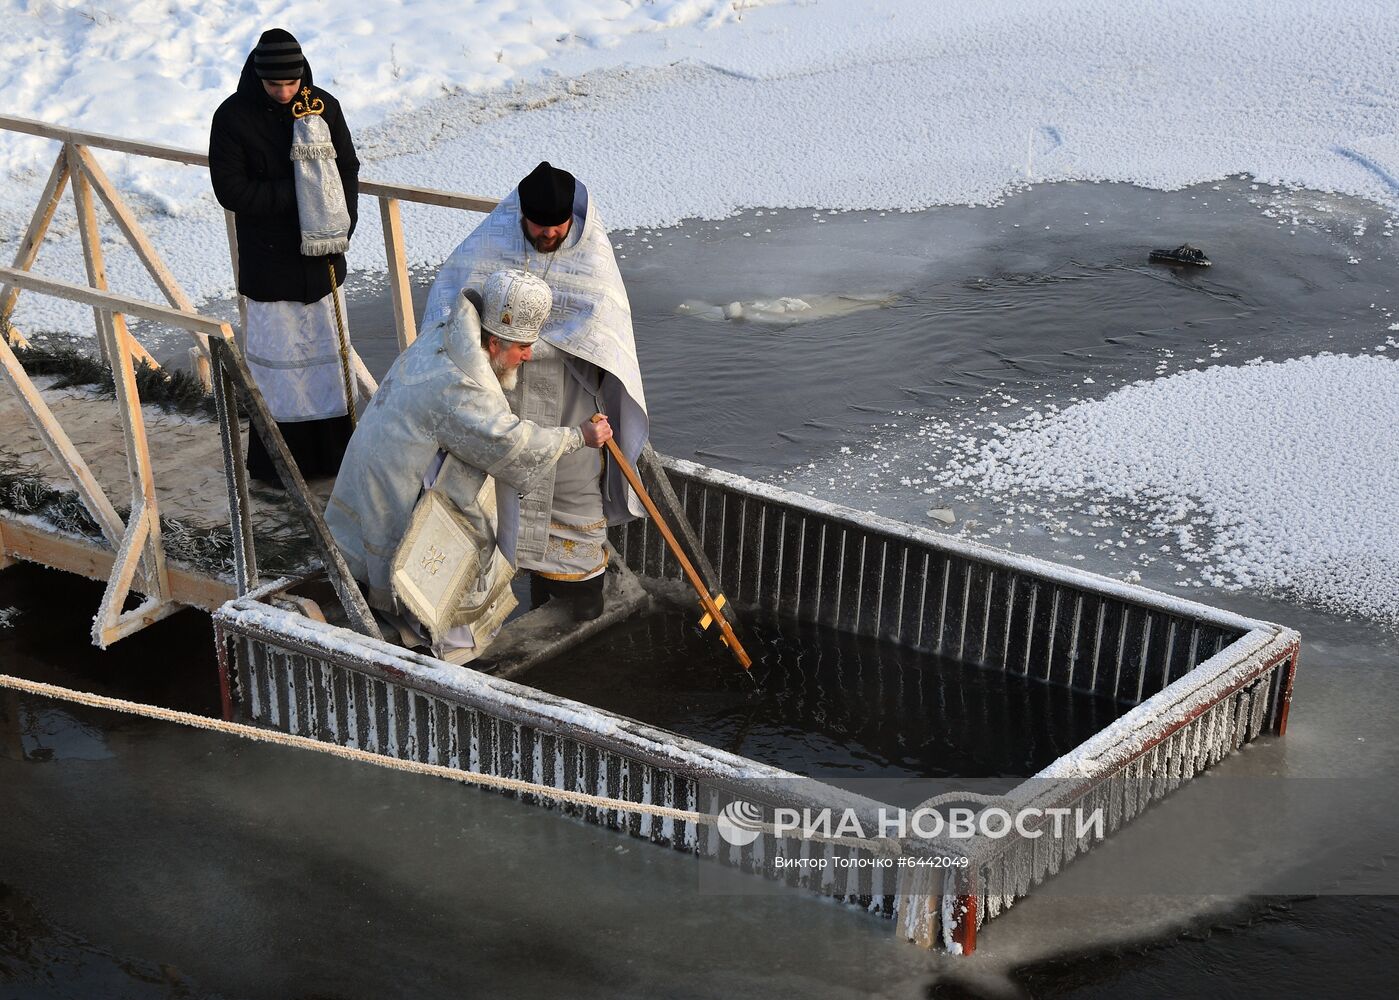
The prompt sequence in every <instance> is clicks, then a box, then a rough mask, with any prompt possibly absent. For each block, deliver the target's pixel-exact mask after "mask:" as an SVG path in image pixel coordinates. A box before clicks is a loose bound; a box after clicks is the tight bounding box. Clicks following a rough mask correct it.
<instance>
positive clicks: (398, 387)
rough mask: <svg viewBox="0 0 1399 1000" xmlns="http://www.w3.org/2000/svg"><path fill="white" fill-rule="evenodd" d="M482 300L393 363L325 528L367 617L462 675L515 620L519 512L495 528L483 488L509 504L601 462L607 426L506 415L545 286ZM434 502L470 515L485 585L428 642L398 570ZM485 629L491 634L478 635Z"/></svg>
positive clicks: (491, 280)
mask: <svg viewBox="0 0 1399 1000" xmlns="http://www.w3.org/2000/svg"><path fill="white" fill-rule="evenodd" d="M484 286H485V288H484V295H477V294H475V290H474V289H473V290H472V291H471V295H470V296H467V295H463V294H462V292H461V291H458V292H457V294H456V296H455V301H454V302H453V303H451V311H450V312H449V313H448V314H447V315H446V316H445V317H443V318H439V319H437V320H434V321H430V322H428V323H426V324H425V325H424V326H423V329H422V332H421V334H420V335H419V336H418V338H417V340H415V341H414V342H413V344H412V345H410V346H409V348H408V349H407V350H406V351H404V352H403V354H401V355H400V356H399V358H398V360H397V361H395V362H394V364H393V367H392V368H390V369H389V373H388V374H387V375H386V376H384V380H383V382H382V383H380V385H379V391H378V392H376V393H375V394H374V398H373V400H372V401H371V402H370V404H369V406H368V407H367V408H366V409H365V412H364V415H363V416H362V417H361V418H360V422H359V425H358V426H357V427H356V428H355V432H354V436H353V437H352V438H351V439H350V445H349V448H348V449H347V450H346V452H345V460H344V462H343V463H342V465H341V468H340V476H339V478H338V479H337V480H336V483H335V492H334V493H332V494H331V497H330V503H329V504H328V505H327V507H326V512H325V519H326V523H327V524H328V525H329V527H330V531H331V534H332V535H333V536H334V538H335V543H336V545H337V546H338V547H339V549H340V551H341V553H342V554H343V555H344V557H345V562H346V564H347V565H348V566H349V569H350V572H351V573H352V574H353V575H354V577H355V579H357V580H358V581H360V583H361V585H362V586H363V588H364V590H365V593H366V596H367V597H368V600H369V603H370V605H371V606H372V607H374V608H375V609H376V610H377V611H379V612H380V614H381V617H383V618H385V619H386V620H387V621H388V623H389V624H390V625H392V626H394V628H395V629H397V631H398V633H399V636H400V637H401V639H402V640H403V641H404V643H405V644H406V645H409V646H416V645H424V646H430V647H431V649H432V652H433V653H434V655H437V656H441V657H445V658H448V659H451V660H453V662H458V663H460V662H465V660H467V659H474V658H475V657H476V656H479V655H480V654H481V652H482V651H483V650H484V649H485V647H486V645H487V644H488V643H489V642H490V640H491V638H492V637H493V633H494V628H495V627H496V626H497V625H498V624H499V622H500V621H501V620H503V618H504V614H505V613H508V610H509V609H508V608H506V609H505V610H504V612H503V613H497V612H499V611H500V610H501V609H500V608H499V606H498V604H499V602H501V601H504V602H509V603H510V604H511V606H512V607H513V597H511V595H510V590H509V578H510V577H512V576H513V575H514V568H513V566H511V563H512V562H513V560H514V553H513V551H512V549H511V547H510V539H511V538H512V537H513V535H514V533H515V532H514V524H513V518H514V516H515V514H514V513H513V512H511V511H507V510H502V511H498V512H497V513H495V514H493V512H492V510H491V508H493V507H495V506H496V505H495V504H493V503H490V502H485V503H483V502H482V500H483V498H485V499H486V500H487V501H489V499H490V498H491V491H490V486H489V480H488V477H494V481H495V485H496V486H499V487H500V488H501V491H502V492H511V493H518V492H524V491H528V490H530V489H532V488H533V487H534V485H535V484H536V483H537V482H539V481H540V480H541V479H542V478H544V477H545V476H547V475H549V474H550V473H551V472H552V471H553V469H554V466H555V464H556V463H557V462H559V461H560V460H561V459H563V458H565V457H567V456H569V455H572V454H576V453H578V452H586V453H587V454H590V455H593V456H596V455H597V454H598V449H600V448H601V447H602V446H603V445H604V444H605V443H606V441H607V440H608V439H610V438H611V436H612V432H611V427H610V426H609V424H608V422H607V421H605V420H603V421H599V422H597V423H594V422H592V421H591V420H588V421H586V422H583V421H580V424H579V425H578V426H566V427H560V426H558V425H552V426H540V425H538V424H535V423H533V422H531V421H529V420H523V419H521V418H520V417H518V416H516V415H515V414H514V413H513V412H511V410H510V407H509V405H508V404H507V402H506V399H505V393H504V389H505V387H507V386H509V385H511V384H512V383H513V382H514V381H515V379H516V378H517V377H518V373H519V372H520V370H521V369H522V368H527V367H528V365H527V364H526V362H528V361H529V359H530V357H531V354H532V352H533V349H534V346H535V343H536V337H537V336H538V332H539V328H540V325H541V324H542V323H543V322H544V318H545V317H546V316H547V315H548V313H549V303H550V296H549V291H548V288H547V287H546V286H545V285H544V283H543V282H542V281H540V280H538V279H536V278H533V277H531V276H530V275H527V274H525V273H523V272H521V271H509V270H508V271H503V272H499V273H496V274H493V275H490V276H489V277H488V279H487V280H486V281H485V282H484ZM425 490H435V491H437V492H438V493H439V494H440V495H442V496H444V497H445V498H447V499H448V500H450V501H451V503H452V504H453V505H454V506H455V508H456V509H457V510H458V511H459V512H460V514H461V515H462V519H463V521H464V522H465V523H466V526H467V528H468V530H469V535H470V536H471V538H472V539H473V540H474V542H475V544H476V546H477V548H478V550H479V559H478V560H477V565H479V567H480V576H479V579H477V580H476V581H474V585H473V586H471V587H470V588H469V589H468V591H467V592H466V594H465V597H464V600H463V602H462V606H463V607H464V608H474V609H478V610H479V613H478V614H476V615H474V616H464V617H462V618H461V619H460V622H459V624H458V625H457V626H455V627H453V628H452V629H451V630H450V631H449V632H447V633H446V634H442V635H429V634H428V630H427V629H425V628H424V627H423V623H421V622H418V621H416V620H415V619H414V618H413V616H412V615H411V613H410V612H409V610H408V608H407V607H406V606H405V605H404V603H403V601H401V600H400V595H398V594H397V593H395V590H394V586H393V579H392V578H393V565H392V563H393V559H394V554H395V552H396V551H397V550H398V547H399V544H400V542H401V541H402V540H403V538H404V535H405V534H406V533H407V531H408V526H409V522H410V519H411V518H412V516H413V510H414V507H415V506H416V505H417V503H418V501H419V498H420V497H421V496H422V494H423V492H424V491H425ZM480 620H484V621H488V622H489V623H490V625H489V626H488V629H487V630H486V631H485V632H482V631H481V630H479V629H477V628H475V627H474V626H475V625H476V623H477V622H478V621H480Z"/></svg>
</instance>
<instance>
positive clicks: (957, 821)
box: [717, 799, 1106, 847]
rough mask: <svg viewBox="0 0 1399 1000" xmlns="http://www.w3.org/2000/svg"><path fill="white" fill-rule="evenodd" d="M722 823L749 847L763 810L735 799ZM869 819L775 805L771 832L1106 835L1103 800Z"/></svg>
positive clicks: (894, 813) (894, 812)
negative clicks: (1084, 804)
mask: <svg viewBox="0 0 1399 1000" xmlns="http://www.w3.org/2000/svg"><path fill="white" fill-rule="evenodd" d="M717 825H718V828H719V836H720V837H722V838H723V839H724V841H725V842H726V843H728V844H731V845H733V846H734V847H747V846H748V845H749V844H751V843H753V842H754V841H755V840H757V839H758V837H759V835H760V834H761V833H762V832H763V811H762V809H761V808H760V807H759V806H756V805H754V804H753V803H751V802H745V801H743V800H742V799H735V800H734V801H733V802H730V803H729V804H728V805H726V806H725V807H724V808H723V810H722V811H721V812H720V813H719V820H718V824H717ZM868 825H869V824H868V822H867V821H862V819H861V817H860V816H859V815H858V814H857V813H856V812H855V811H854V810H853V809H791V808H784V807H779V808H776V809H774V810H773V811H772V832H773V834H774V835H775V836H777V837H853V838H857V839H860V840H874V839H889V838H892V839H896V840H898V839H903V838H905V837H916V838H918V839H920V840H937V839H939V838H943V837H946V838H949V839H952V840H968V839H970V838H972V837H986V838H989V839H991V840H999V839H1000V838H1002V837H1008V836H1010V835H1011V834H1012V833H1014V834H1016V835H1018V836H1020V837H1023V838H1025V839H1026V840H1036V839H1038V838H1040V837H1042V836H1044V835H1045V834H1046V833H1049V834H1050V835H1052V836H1054V837H1056V838H1058V837H1064V836H1066V835H1068V833H1069V831H1070V830H1072V831H1073V836H1074V837H1075V838H1076V839H1081V838H1083V837H1092V838H1093V839H1095V840H1101V839H1102V838H1103V836H1104V835H1105V830H1106V822H1105V819H1104V817H1103V809H1102V807H1101V806H1099V807H1097V808H1096V809H1091V810H1090V809H1082V808H1077V809H1070V808H1067V807H1061V808H1049V809H1037V808H1027V809H1018V810H1016V811H1015V812H1014V813H1012V812H1011V811H1010V810H1008V809H1003V808H1001V807H1000V806H989V807H984V808H982V809H979V810H978V809H970V808H968V807H966V806H954V807H952V808H949V809H947V810H945V812H944V810H943V809H941V808H918V809H913V810H908V809H887V808H880V809H879V810H878V811H877V812H876V813H875V816H874V819H873V824H872V825H873V827H874V829H867V826H868Z"/></svg>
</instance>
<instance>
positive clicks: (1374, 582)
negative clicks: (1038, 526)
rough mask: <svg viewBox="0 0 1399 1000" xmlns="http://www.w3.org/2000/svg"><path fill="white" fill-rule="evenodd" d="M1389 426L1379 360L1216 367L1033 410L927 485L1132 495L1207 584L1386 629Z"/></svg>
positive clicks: (1398, 393) (1391, 490)
mask: <svg viewBox="0 0 1399 1000" xmlns="http://www.w3.org/2000/svg"><path fill="white" fill-rule="evenodd" d="M1397 425H1399V364H1396V363H1395V362H1394V361H1391V360H1388V359H1386V358H1381V357H1375V356H1341V355H1319V356H1315V357H1308V358H1298V359H1295V360H1292V361H1286V362H1282V363H1273V362H1265V363H1260V364H1253V365H1244V366H1241V367H1225V366H1216V367H1209V368H1203V369H1197V370H1187V371H1182V372H1179V373H1178V374H1175V375H1172V376H1170V377H1168V378H1160V379H1156V380H1153V381H1143V382H1138V383H1136V384H1134V385H1129V386H1126V387H1125V388H1122V389H1119V390H1118V391H1116V392H1114V393H1112V394H1111V395H1109V396H1107V397H1106V398H1105V399H1102V400H1097V401H1092V402H1086V403H1077V404H1074V405H1072V406H1069V407H1067V408H1065V409H1062V410H1056V409H1053V408H1050V409H1047V410H1046V411H1045V412H1036V413H1032V414H1030V415H1029V416H1028V417H1026V418H1024V419H1022V420H1019V421H1016V422H1015V423H1013V424H1011V425H1010V426H1009V428H1008V431H1009V432H1008V433H1006V434H1003V435H992V436H991V437H990V438H989V439H986V440H982V441H979V442H976V443H975V446H974V447H973V448H972V449H971V452H970V454H967V455H965V456H955V457H954V458H953V459H952V461H951V463H950V465H949V467H948V468H947V469H946V470H945V471H943V472H942V473H940V474H939V476H938V479H939V481H940V482H941V483H942V484H944V485H946V486H973V487H975V488H976V489H978V490H981V491H985V492H988V493H993V494H1000V495H1006V494H1009V493H1012V492H1013V491H1016V490H1026V489H1028V490H1036V491H1039V490H1043V491H1047V492H1049V493H1053V494H1057V495H1065V494H1067V495H1091V496H1108V497H1113V498H1118V499H1122V500H1127V501H1130V502H1132V503H1134V504H1140V505H1141V507H1142V508H1143V509H1144V510H1145V511H1148V512H1150V515H1151V520H1152V530H1153V531H1154V532H1156V533H1157V534H1160V535H1168V536H1170V537H1171V538H1172V539H1173V540H1174V541H1175V542H1176V543H1177V546H1178V548H1179V551H1180V552H1181V553H1182V555H1183V556H1184V557H1185V558H1186V560H1187V561H1192V562H1203V566H1202V569H1201V572H1202V575H1203V576H1204V578H1205V580H1206V581H1207V582H1209V583H1211V584H1214V585H1217V586H1243V587H1253V588H1258V589H1263V590H1272V591H1278V592H1284V593H1287V594H1289V595H1290V596H1292V597H1294V598H1298V599H1301V600H1302V601H1304V602H1308V603H1314V604H1319V605H1322V606H1324V607H1328V608H1330V609H1332V610H1335V611H1339V612H1342V613H1346V614H1350V613H1356V614H1362V615H1365V616H1366V617H1369V618H1373V619H1376V620H1379V621H1387V622H1390V623H1399V535H1396V533H1395V532H1394V530H1393V528H1392V525H1391V523H1390V522H1391V516H1392V512H1393V511H1394V509H1395V508H1396V506H1399V472H1396V470H1395V457H1396V449H1395V437H1394V427H1395V426H1397ZM1202 521H1203V523H1202Z"/></svg>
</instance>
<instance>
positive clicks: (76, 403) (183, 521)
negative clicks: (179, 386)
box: [0, 377, 333, 610]
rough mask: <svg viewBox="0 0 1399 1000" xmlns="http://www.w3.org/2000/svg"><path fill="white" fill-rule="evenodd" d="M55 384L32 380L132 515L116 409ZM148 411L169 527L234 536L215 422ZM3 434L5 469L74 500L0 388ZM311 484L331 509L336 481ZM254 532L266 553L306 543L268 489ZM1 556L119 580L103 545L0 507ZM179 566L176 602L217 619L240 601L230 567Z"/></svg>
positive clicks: (94, 394) (175, 563)
mask: <svg viewBox="0 0 1399 1000" xmlns="http://www.w3.org/2000/svg"><path fill="white" fill-rule="evenodd" d="M55 381H56V380H55V379H54V378H52V377H39V378H36V379H34V383H35V385H36V386H37V387H38V388H39V389H40V392H41V394H42V396H43V398H44V401H45V403H47V405H48V406H49V407H50V408H51V409H52V411H53V413H54V416H55V417H56V418H57V419H58V421H59V423H60V424H61V425H62V426H63V428H64V430H65V431H67V433H68V435H69V436H70V438H71V439H72V441H73V444H74V445H75V446H76V447H77V449H78V450H79V451H80V452H81V454H82V455H83V457H84V459H85V460H86V461H87V463H88V466H89V468H90V469H91V470H92V473H93V475H94V476H95V477H96V479H97V481H98V483H99V484H100V485H101V487H102V489H103V492H105V493H106V495H107V497H108V498H109V499H110V500H111V501H112V503H113V504H114V505H115V506H117V507H118V508H120V509H123V510H125V509H126V508H128V507H129V506H130V504H131V480H130V474H129V472H128V469H127V455H126V447H125V444H124V442H123V439H122V430H121V418H120V415H119V413H118V409H117V402H116V400H115V399H113V398H111V397H108V396H103V395H101V394H100V393H99V392H98V391H96V389H95V387H92V386H73V387H69V388H63V389H56V388H53V387H52V386H53V383H54V382H55ZM141 410H142V414H143V416H144V418H145V425H146V430H147V434H148V437H149V443H150V454H151V462H152V465H153V467H154V473H155V476H154V479H155V484H156V494H157V500H158V502H159V506H160V514H161V517H162V519H164V520H166V521H170V522H174V523H176V524H177V525H179V526H181V527H184V528H187V529H188V530H189V531H190V532H192V533H197V534H207V533H209V532H210V531H219V532H227V530H228V489H227V486H226V485H225V480H224V470H223V457H222V452H221V446H220V442H219V429H218V424H217V423H215V421H214V420H213V419H212V418H206V417H203V416H186V415H183V414H178V413H166V412H164V411H163V410H161V409H160V408H159V407H156V406H151V405H143V406H142V407H141ZM0 427H4V429H5V432H4V435H3V436H2V437H0V469H3V470H4V471H6V472H10V473H13V472H24V473H27V474H31V475H34V476H36V477H37V478H38V479H39V480H41V481H42V482H43V483H44V484H45V485H46V486H48V487H49V488H51V489H54V490H58V491H62V492H64V493H69V494H72V495H73V496H74V497H75V498H76V494H73V493H72V482H71V480H70V479H69V477H68V475H67V474H66V473H65V471H64V470H63V468H62V467H61V466H60V465H59V463H58V462H56V461H55V460H54V458H53V456H52V455H51V454H50V453H49V451H48V449H47V448H46V447H45V445H44V441H43V439H42V437H41V436H40V435H39V433H38V432H37V431H36V430H35V429H34V427H33V426H32V425H31V424H30V422H29V420H28V419H27V418H26V416H25V413H24V411H23V410H22V408H21V407H20V404H19V401H18V399H17V397H16V396H15V394H14V392H13V391H12V390H11V388H10V387H9V385H8V384H6V383H4V382H0ZM244 440H245V441H246V440H247V429H246V422H245V424H244ZM310 485H311V486H312V488H313V490H315V492H316V493H317V495H318V496H319V497H320V499H321V500H322V501H324V499H325V498H326V497H328V496H329V493H330V489H331V486H332V485H333V481H331V480H318V481H313V482H312V483H311V484H310ZM253 523H254V529H255V532H256V535H257V538H258V542H259V547H260V548H261V547H262V545H263V544H264V543H275V542H277V541H278V540H280V541H282V542H285V541H286V540H287V539H295V538H297V537H299V536H300V535H301V534H302V532H301V528H300V522H299V521H298V519H297V516H296V514H295V512H294V511H293V510H292V508H291V506H290V505H289V504H288V503H287V502H286V501H285V500H284V499H283V498H282V497H281V496H280V494H278V493H277V491H273V490H268V489H266V488H258V489H255V490H254V495H253ZM166 541H167V543H170V542H172V541H173V540H172V539H170V538H167V539H166ZM171 547H177V546H171ZM0 557H9V558H10V559H23V560H26V561H30V562H37V563H41V564H43V565H46V566H51V567H53V568H55V569H61V570H65V571H67V572H70V573H77V574H79V575H81V576H85V577H88V578H90V579H94V580H106V579H108V577H109V576H110V575H111V572H112V566H113V561H114V558H115V553H114V552H113V551H112V549H111V548H110V547H109V546H107V545H106V544H105V543H104V542H103V541H102V540H101V539H100V538H89V537H84V536H83V535H81V534H78V533H76V532H73V531H67V530H64V529H63V528H60V527H58V526H55V525H50V524H45V523H44V522H42V521H41V520H40V519H39V518H37V517H34V516H32V515H25V514H21V513H17V512H15V511H14V510H10V509H6V507H5V506H4V505H3V504H0ZM171 559H172V562H171V566H170V578H171V579H170V582H171V588H172V591H173V593H172V596H173V598H174V599H175V600H177V601H179V602H180V603H182V604H189V605H193V606H195V607H200V608H204V609H206V610H213V609H214V608H216V607H218V606H219V605H220V604H222V603H223V602H224V601H225V600H227V599H228V598H230V597H232V596H233V594H234V584H233V575H232V567H231V565H230V566H228V567H224V568H222V569H220V570H215V569H212V568H211V567H209V566H207V565H205V566H194V565H190V564H188V563H182V562H181V561H180V560H179V558H178V555H177V554H176V553H171ZM3 565H4V562H3V561H0V566H3Z"/></svg>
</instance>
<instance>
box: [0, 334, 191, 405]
mask: <svg viewBox="0 0 1399 1000" xmlns="http://www.w3.org/2000/svg"><path fill="white" fill-rule="evenodd" d="M0 335H3V331H0ZM15 357H16V358H18V359H19V363H20V364H21V365H22V366H23V367H24V370H25V372H27V373H28V375H29V377H30V378H36V377H38V376H42V375H51V376H54V377H56V378H57V381H56V382H54V384H53V388H55V389H67V388H70V387H73V386H93V387H95V388H96V390H97V391H98V392H99V393H101V394H102V395H104V396H108V397H115V396H116V391H117V390H116V383H115V381H114V380H113V377H112V371H111V369H110V368H108V367H107V364H106V362H104V361H103V360H102V359H101V358H95V357H92V356H91V355H89V354H84V353H83V352H82V351H78V350H75V349H73V348H71V347H37V346H33V345H31V346H29V347H17V348H15ZM135 372H136V393H137V395H139V396H140V397H141V402H142V403H143V404H149V405H152V406H158V407H160V408H161V409H162V410H164V411H165V412H166V413H181V414H184V415H185V416H202V417H206V418H208V419H211V420H212V419H213V418H214V397H213V396H210V395H208V394H207V393H205V391H204V384H203V383H202V382H200V381H199V379H198V378H197V377H195V376H194V375H192V374H190V373H189V372H184V371H168V370H166V369H162V368H152V367H151V366H150V365H148V364H146V363H145V362H144V361H142V362H139V363H137V364H136V365H135Z"/></svg>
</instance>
